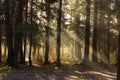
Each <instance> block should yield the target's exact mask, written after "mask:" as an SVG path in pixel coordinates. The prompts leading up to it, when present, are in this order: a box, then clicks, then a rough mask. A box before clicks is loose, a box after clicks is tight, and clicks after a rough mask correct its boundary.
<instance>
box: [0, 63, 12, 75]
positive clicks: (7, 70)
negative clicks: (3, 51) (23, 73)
mask: <svg viewBox="0 0 120 80" xmlns="http://www.w3.org/2000/svg"><path fill="white" fill-rule="evenodd" d="M11 69H12V68H11V67H10V66H8V65H6V66H3V67H1V68H0V77H5V76H7V74H8V73H10V72H11Z"/></svg>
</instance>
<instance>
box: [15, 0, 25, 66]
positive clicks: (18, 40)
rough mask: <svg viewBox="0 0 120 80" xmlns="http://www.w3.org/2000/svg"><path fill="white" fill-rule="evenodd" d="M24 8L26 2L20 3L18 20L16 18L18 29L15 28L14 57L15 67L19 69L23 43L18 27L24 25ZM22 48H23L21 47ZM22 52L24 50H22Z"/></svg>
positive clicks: (21, 1)
mask: <svg viewBox="0 0 120 80" xmlns="http://www.w3.org/2000/svg"><path fill="white" fill-rule="evenodd" d="M23 8H24V0H20V1H18V9H17V18H16V27H15V32H16V33H15V40H14V55H15V66H16V67H18V54H19V52H20V49H21V47H22V46H21V41H22V31H21V30H20V31H18V27H17V26H18V25H20V24H22V21H23V15H22V14H23ZM20 46H21V47H20ZM21 50H22V49H21ZM21 54H22V53H21Z"/></svg>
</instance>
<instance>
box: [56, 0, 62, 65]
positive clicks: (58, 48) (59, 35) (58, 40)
mask: <svg viewBox="0 0 120 80" xmlns="http://www.w3.org/2000/svg"><path fill="white" fill-rule="evenodd" d="M61 17H62V0H60V1H59V10H58V21H57V43H56V45H57V46H56V52H57V66H60V65H61V61H60V47H61Z"/></svg>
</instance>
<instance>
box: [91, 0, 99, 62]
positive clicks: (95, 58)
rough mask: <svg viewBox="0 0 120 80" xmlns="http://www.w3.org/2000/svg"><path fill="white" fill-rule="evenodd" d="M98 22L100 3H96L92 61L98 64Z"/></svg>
mask: <svg viewBox="0 0 120 80" xmlns="http://www.w3.org/2000/svg"><path fill="white" fill-rule="evenodd" d="M97 21H98V1H97V0H95V1H94V27H93V43H92V48H93V52H92V61H94V62H97V25H98V24H97Z"/></svg>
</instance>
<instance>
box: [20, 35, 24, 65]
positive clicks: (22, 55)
mask: <svg viewBox="0 0 120 80" xmlns="http://www.w3.org/2000/svg"><path fill="white" fill-rule="evenodd" d="M22 46H23V42H22V33H21V35H20V63H21V64H24V54H23V49H22Z"/></svg>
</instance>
